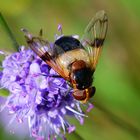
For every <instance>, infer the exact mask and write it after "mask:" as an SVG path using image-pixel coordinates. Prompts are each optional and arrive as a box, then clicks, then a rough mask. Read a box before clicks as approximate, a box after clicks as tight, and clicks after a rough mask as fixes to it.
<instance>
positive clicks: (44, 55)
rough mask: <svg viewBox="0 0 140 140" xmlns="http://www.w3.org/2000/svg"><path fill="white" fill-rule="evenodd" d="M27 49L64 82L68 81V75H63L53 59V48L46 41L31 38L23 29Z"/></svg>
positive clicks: (39, 38)
mask: <svg viewBox="0 0 140 140" xmlns="http://www.w3.org/2000/svg"><path fill="white" fill-rule="evenodd" d="M23 32H24V33H25V37H26V40H27V43H28V45H29V47H30V48H31V49H32V50H33V51H34V52H35V53H36V54H37V55H38V56H39V57H40V58H41V59H42V60H44V61H45V62H46V63H47V64H48V65H49V66H50V67H52V68H53V69H54V70H55V71H56V72H57V73H58V74H59V75H60V76H62V77H63V78H64V79H65V80H69V77H68V75H65V74H64V72H63V71H62V69H61V67H60V66H59V65H58V64H57V62H56V61H55V59H54V58H53V48H52V47H51V45H50V43H49V42H48V41H45V40H43V39H42V38H41V37H33V36H32V35H31V34H30V33H29V32H28V31H27V30H25V29H23Z"/></svg>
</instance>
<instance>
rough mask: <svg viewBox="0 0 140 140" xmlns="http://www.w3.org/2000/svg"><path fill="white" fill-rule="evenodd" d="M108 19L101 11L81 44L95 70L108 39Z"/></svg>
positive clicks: (90, 24) (88, 27)
mask: <svg viewBox="0 0 140 140" xmlns="http://www.w3.org/2000/svg"><path fill="white" fill-rule="evenodd" d="M107 28H108V18H107V14H106V13H105V11H99V12H98V13H96V15H95V17H93V19H92V20H91V21H90V22H89V24H88V26H87V27H86V29H85V32H84V35H83V37H82V39H81V44H82V45H83V46H84V47H85V49H86V50H87V52H88V54H89V58H90V62H91V68H92V69H93V70H95V68H96V65H97V62H98V58H99V55H100V52H101V49H102V46H103V43H104V40H105V37H106V33H107Z"/></svg>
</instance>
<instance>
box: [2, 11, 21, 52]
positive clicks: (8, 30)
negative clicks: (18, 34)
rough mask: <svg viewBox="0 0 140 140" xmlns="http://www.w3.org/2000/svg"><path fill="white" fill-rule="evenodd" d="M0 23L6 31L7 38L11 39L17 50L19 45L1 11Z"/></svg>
mask: <svg viewBox="0 0 140 140" xmlns="http://www.w3.org/2000/svg"><path fill="white" fill-rule="evenodd" d="M0 24H1V25H2V28H3V29H4V30H5V31H6V33H7V35H8V36H9V38H10V39H11V42H12V44H13V47H14V48H15V49H16V50H17V51H18V48H19V45H18V43H17V41H16V39H15V37H14V35H13V33H12V31H11V30H10V28H9V26H8V24H7V23H6V21H5V19H4V17H3V15H2V13H0Z"/></svg>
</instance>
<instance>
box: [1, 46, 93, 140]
mask: <svg viewBox="0 0 140 140" xmlns="http://www.w3.org/2000/svg"><path fill="white" fill-rule="evenodd" d="M1 54H2V53H1ZM2 67H3V70H2V72H1V74H0V75H1V76H0V83H1V87H2V88H5V89H7V90H8V91H9V92H10V95H9V96H8V97H7V100H6V102H5V106H4V109H8V112H9V113H10V114H12V115H13V116H14V117H15V118H16V119H17V121H18V122H20V123H23V122H24V121H25V120H28V126H29V130H30V136H32V137H34V138H35V139H37V140H45V139H47V140H50V138H52V139H54V140H55V139H57V137H61V138H62V139H65V133H66V132H68V133H71V132H73V131H74V130H75V128H76V127H75V126H74V125H72V124H70V123H69V121H68V118H69V117H75V118H76V119H77V120H78V121H79V122H80V123H81V124H83V120H84V117H86V115H85V114H84V112H83V111H82V109H81V107H80V106H81V105H83V104H81V103H80V102H78V101H76V100H75V99H74V98H73V96H72V92H73V90H72V88H71V87H69V85H68V84H67V82H66V81H65V80H64V79H63V78H60V77H58V78H56V77H53V76H52V75H57V73H56V72H55V71H54V70H53V69H51V67H49V66H48V65H47V64H46V63H45V62H43V61H42V60H41V59H40V58H39V57H38V56H36V54H34V53H33V52H32V50H30V49H27V50H26V49H25V48H24V47H23V46H22V47H21V48H20V51H19V52H16V53H13V54H11V55H7V56H6V57H5V60H4V61H3V63H2ZM84 106H86V107H88V109H87V111H90V109H91V108H92V105H91V104H90V103H87V105H84Z"/></svg>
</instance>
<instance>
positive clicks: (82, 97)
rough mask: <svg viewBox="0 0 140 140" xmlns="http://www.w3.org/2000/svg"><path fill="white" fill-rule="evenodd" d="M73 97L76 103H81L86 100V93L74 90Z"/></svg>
mask: <svg viewBox="0 0 140 140" xmlns="http://www.w3.org/2000/svg"><path fill="white" fill-rule="evenodd" d="M73 97H74V98H75V99H76V100H78V101H83V100H85V99H86V93H85V90H76V91H75V92H74V93H73Z"/></svg>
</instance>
